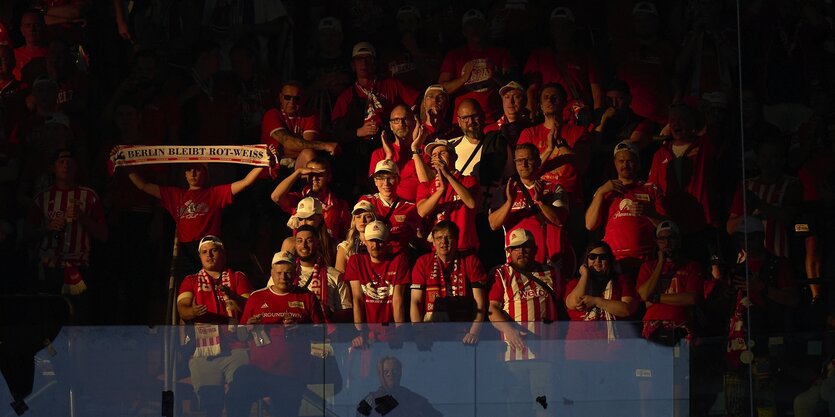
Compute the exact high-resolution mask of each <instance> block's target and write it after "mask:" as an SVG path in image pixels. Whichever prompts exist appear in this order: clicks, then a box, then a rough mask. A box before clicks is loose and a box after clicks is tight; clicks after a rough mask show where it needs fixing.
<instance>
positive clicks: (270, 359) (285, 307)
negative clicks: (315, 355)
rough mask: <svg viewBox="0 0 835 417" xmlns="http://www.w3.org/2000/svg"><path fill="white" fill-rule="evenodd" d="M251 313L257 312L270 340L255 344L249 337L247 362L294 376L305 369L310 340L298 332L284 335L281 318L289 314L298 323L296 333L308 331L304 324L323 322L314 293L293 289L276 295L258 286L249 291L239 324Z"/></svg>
mask: <svg viewBox="0 0 835 417" xmlns="http://www.w3.org/2000/svg"><path fill="white" fill-rule="evenodd" d="M255 315H261V323H262V324H264V327H263V331H264V332H266V333H267V334H268V335H269V339H270V343H269V344H265V345H262V346H257V344H256V343H255V340H254V339H250V341H249V362H250V363H251V364H253V365H255V366H256V367H257V368H258V369H261V370H262V371H265V372H267V373H270V374H273V375H286V376H297V375H299V374H301V372H302V371H306V370H307V367H306V366H305V365H307V360H308V358H310V340H309V339H308V338H304V337H300V336H301V335H290V334H286V333H285V326H284V325H283V324H282V323H283V322H284V318H285V317H290V318H291V319H292V320H293V321H294V322H295V323H297V324H300V325H301V326H298V327H296V328H295V330H294V331H296V332H307V331H308V330H310V328H309V327H310V326H305V324H309V323H314V324H318V323H324V322H325V316H324V312H323V311H322V306H321V304H319V300H318V299H317V298H316V295H314V294H313V293H312V292H310V291H307V290H304V289H301V288H294V289H293V290H292V291H290V292H289V293H287V294H278V293H276V292H274V291H273V290H272V289H270V288H269V287H268V288H262V289H260V290H258V291H255V292H253V293H252V295H251V296H250V297H249V300H247V302H246V308H244V313H243V315H242V316H241V323H246V321H247V320H249V318H250V317H252V316H255ZM257 336H258V335H257V334H256V335H255V336H254V337H257ZM285 336H287V337H285ZM296 336H298V337H296Z"/></svg>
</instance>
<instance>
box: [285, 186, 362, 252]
mask: <svg viewBox="0 0 835 417" xmlns="http://www.w3.org/2000/svg"><path fill="white" fill-rule="evenodd" d="M305 197H316V198H318V199H319V201H321V202H322V216H323V217H324V220H325V227H327V228H328V234H329V235H331V236H332V237H333V238H336V239H337V240H339V239H342V238H344V237H345V234H346V233H348V228H350V227H351V209H350V208H349V207H348V203H347V202H346V201H345V200H343V199H341V198H337V197H336V196H334V195H333V192H331V191H330V190H328V191H327V192H325V193H319V194H318V195H317V194H314V193H312V192H311V191H310V188H309V187H305V188H303V189H302V191H301V192H295V191H294V192H290V193H287V195H286V201H284V202H282V203H280V204H279V206H280V207H281V210H283V211H284V212H285V213H290V215H291V216H295V215H296V206H298V205H299V201H301V200H302V199H303V198H305Z"/></svg>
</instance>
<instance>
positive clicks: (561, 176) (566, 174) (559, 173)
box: [517, 123, 588, 196]
mask: <svg viewBox="0 0 835 417" xmlns="http://www.w3.org/2000/svg"><path fill="white" fill-rule="evenodd" d="M549 132H550V129H548V128H547V127H545V124H544V123H543V124H538V125H536V126H532V127H529V128H527V129H525V130H523V131H522V133H521V134H520V135H519V142H518V143H517V146H518V145H521V144H523V143H532V144H534V146H536V147H537V149H539V152H540V153H544V152H545V149H546V148H547V147H548V134H549ZM557 133H558V134H559V136H560V137H561V138H563V139H564V140H565V141H566V142H567V143H568V146H570V147H572V148H574V147H575V146H576V145H577V144H578V143H580V142H585V141H586V140H587V139H588V136H587V132H586V129H585V128H583V127H582V126H577V125H573V124H562V125H560V127H559V132H557ZM559 155H560V150H559V149H555V150H554V153H553V154H552V155H551V157H550V158H549V160H550V159H554V158H556V157H557V156H559ZM542 179H543V180H545V181H548V182H553V183H557V184H559V185H561V186H562V187H563V188H564V189H565V191H567V192H569V193H571V194H573V195H577V196H579V193H580V192H581V190H582V183H581V181H580V173H579V172H578V171H577V168H576V166H575V164H574V163H567V164H564V165H562V166H561V167H559V168H556V169H554V170H551V171H548V172H546V173H544V174H542Z"/></svg>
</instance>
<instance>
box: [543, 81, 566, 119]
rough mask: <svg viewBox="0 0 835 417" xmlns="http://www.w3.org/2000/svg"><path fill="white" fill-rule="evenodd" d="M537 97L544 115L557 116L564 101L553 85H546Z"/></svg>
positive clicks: (563, 105)
mask: <svg viewBox="0 0 835 417" xmlns="http://www.w3.org/2000/svg"><path fill="white" fill-rule="evenodd" d="M539 99H540V108H541V109H542V114H544V115H546V116H552V117H559V116H560V114H561V113H562V109H563V107H565V103H564V102H563V99H562V97H561V96H560V94H559V90H557V89H556V88H554V87H547V88H545V89H544V90H542V93H541V94H540V96H539Z"/></svg>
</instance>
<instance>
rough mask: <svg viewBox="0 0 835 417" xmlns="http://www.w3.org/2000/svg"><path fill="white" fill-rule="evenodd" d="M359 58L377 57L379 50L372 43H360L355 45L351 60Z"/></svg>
mask: <svg viewBox="0 0 835 417" xmlns="http://www.w3.org/2000/svg"><path fill="white" fill-rule="evenodd" d="M358 56H377V50H376V49H374V45H372V44H371V43H370V42H359V43H357V44H356V45H354V50H353V51H351V58H356V57H358Z"/></svg>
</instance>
